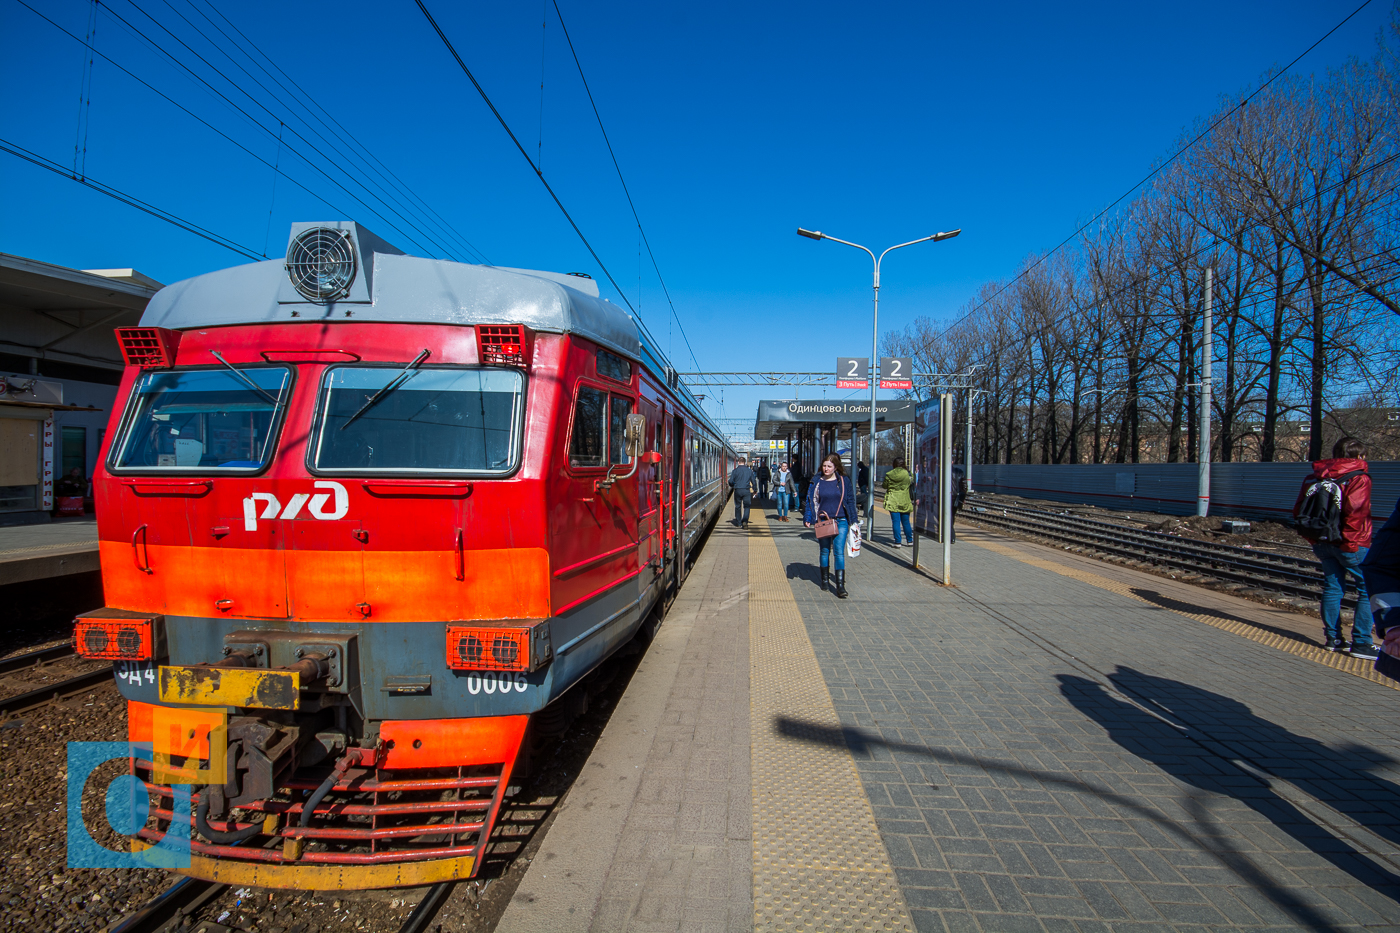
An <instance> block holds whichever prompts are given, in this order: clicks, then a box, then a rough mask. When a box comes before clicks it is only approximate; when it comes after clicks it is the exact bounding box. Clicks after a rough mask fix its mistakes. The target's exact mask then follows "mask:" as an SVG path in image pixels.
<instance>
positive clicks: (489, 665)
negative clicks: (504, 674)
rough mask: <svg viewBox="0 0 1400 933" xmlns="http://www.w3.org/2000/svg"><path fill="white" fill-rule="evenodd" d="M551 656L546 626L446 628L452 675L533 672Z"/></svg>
mask: <svg viewBox="0 0 1400 933" xmlns="http://www.w3.org/2000/svg"><path fill="white" fill-rule="evenodd" d="M551 653H552V651H551V648H550V641H549V625H548V623H544V622H541V623H537V624H535V625H524V626H510V627H508V628H502V627H496V626H492V627H490V628H484V627H481V626H476V625H471V626H467V625H449V626H447V666H448V667H450V668H451V669H452V670H454V671H533V670H538V669H539V668H540V667H542V666H543V665H544V663H545V662H546V661H548V660H549V658H550V655H551Z"/></svg>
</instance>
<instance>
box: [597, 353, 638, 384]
mask: <svg viewBox="0 0 1400 933" xmlns="http://www.w3.org/2000/svg"><path fill="white" fill-rule="evenodd" d="M598 375H600V376H607V377H608V378H609V379H616V380H617V381H619V382H631V381H632V364H631V363H629V362H627V361H626V360H624V359H623V358H622V357H620V356H618V355H617V354H616V353H609V352H608V351H607V350H599V351H598Z"/></svg>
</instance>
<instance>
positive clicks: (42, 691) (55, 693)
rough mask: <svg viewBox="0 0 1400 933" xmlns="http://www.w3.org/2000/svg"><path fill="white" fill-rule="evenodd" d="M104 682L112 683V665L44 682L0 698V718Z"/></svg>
mask: <svg viewBox="0 0 1400 933" xmlns="http://www.w3.org/2000/svg"><path fill="white" fill-rule="evenodd" d="M104 683H106V684H114V685H115V683H116V681H114V680H113V679H112V666H111V665H110V664H109V665H108V666H106V667H99V668H98V669H97V670H95V671H88V672H87V673H84V674H79V675H78V676H76V677H70V678H68V679H67V680H60V681H59V682H58V683H56V684H45V685H44V686H42V687H39V688H38V689H36V690H30V691H27V692H25V693H20V694H17V695H15V696H11V697H6V698H4V699H3V700H0V719H4V718H6V717H9V716H13V715H15V714H16V713H22V712H25V711H26V710H31V709H34V708H36V707H39V706H44V705H46V704H49V703H53V702H55V701H57V700H66V699H68V698H69V697H72V696H77V695H78V694H80V693H86V692H88V691H89V690H92V689H93V688H94V687H100V686H102V685H103V684H104Z"/></svg>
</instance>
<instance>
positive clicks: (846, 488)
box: [802, 454, 859, 599]
mask: <svg viewBox="0 0 1400 933" xmlns="http://www.w3.org/2000/svg"><path fill="white" fill-rule="evenodd" d="M805 501H806V505H805V506H804V507H803V509H802V524H804V525H806V526H807V527H808V528H811V527H812V526H813V525H815V524H816V523H817V521H818V520H819V519H821V518H822V517H827V518H834V519H836V537H834V538H818V539H817V544H819V545H820V546H821V556H820V558H819V559H818V562H817V565H818V567H819V568H820V569H821V573H822V589H826V584H827V581H828V580H829V579H830V577H829V573H830V571H828V569H827V556H828V555H829V554H830V553H831V551H832V549H833V548H834V549H835V550H836V595H837V597H838V598H840V599H845V598H846V535H847V533H848V532H849V531H850V530H851V525H853V524H855V523H856V522H857V521H859V519H858V518H857V516H856V489H855V484H854V483H852V482H851V481H850V480H848V479H847V478H846V471H845V470H844V469H843V468H842V466H841V458H840V456H838V455H837V454H827V455H826V456H825V457H823V458H822V463H821V472H820V474H818V476H817V478H816V479H815V480H813V481H812V484H811V486H809V487H808V489H807V496H806V500H805Z"/></svg>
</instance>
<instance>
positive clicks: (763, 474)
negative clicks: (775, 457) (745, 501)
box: [754, 460, 773, 499]
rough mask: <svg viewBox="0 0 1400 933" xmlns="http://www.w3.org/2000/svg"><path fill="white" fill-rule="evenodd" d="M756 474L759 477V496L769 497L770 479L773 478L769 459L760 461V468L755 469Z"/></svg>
mask: <svg viewBox="0 0 1400 933" xmlns="http://www.w3.org/2000/svg"><path fill="white" fill-rule="evenodd" d="M754 475H755V476H757V477H758V497H759V498H760V499H767V498H768V481H769V480H771V479H772V478H773V471H772V470H770V469H768V461H767V460H760V461H758V469H757V470H755V471H754Z"/></svg>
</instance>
